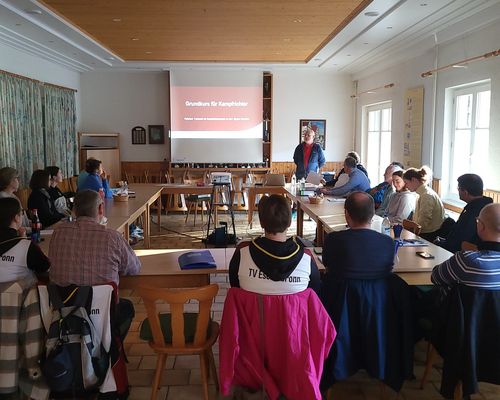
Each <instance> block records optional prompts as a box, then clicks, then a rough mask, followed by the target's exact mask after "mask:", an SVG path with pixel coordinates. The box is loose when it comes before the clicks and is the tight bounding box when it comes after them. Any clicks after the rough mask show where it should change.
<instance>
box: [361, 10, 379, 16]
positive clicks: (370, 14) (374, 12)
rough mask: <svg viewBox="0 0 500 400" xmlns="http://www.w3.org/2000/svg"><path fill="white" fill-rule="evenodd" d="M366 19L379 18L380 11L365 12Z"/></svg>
mask: <svg viewBox="0 0 500 400" xmlns="http://www.w3.org/2000/svg"><path fill="white" fill-rule="evenodd" d="M364 15H365V17H378V15H379V13H378V11H367V12H365V14H364Z"/></svg>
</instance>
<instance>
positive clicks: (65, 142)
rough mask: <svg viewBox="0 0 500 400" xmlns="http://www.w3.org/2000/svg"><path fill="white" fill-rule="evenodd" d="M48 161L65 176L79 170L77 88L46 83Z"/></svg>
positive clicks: (46, 146) (46, 148)
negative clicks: (66, 87) (76, 126)
mask: <svg viewBox="0 0 500 400" xmlns="http://www.w3.org/2000/svg"><path fill="white" fill-rule="evenodd" d="M44 101H45V103H44V104H45V159H46V160H45V161H46V165H47V166H48V165H56V166H58V167H59V168H61V169H62V171H63V173H64V174H65V175H66V176H72V175H74V174H77V173H78V169H77V168H78V160H77V139H76V128H75V122H76V113H75V92H74V91H73V90H71V89H63V88H58V87H54V86H50V85H45V86H44Z"/></svg>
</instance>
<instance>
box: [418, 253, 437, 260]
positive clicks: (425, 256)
mask: <svg viewBox="0 0 500 400" xmlns="http://www.w3.org/2000/svg"><path fill="white" fill-rule="evenodd" d="M415 254H416V255H417V256H419V257H422V258H424V259H426V260H432V259H433V258H434V256H433V255H432V254H431V253H427V252H426V251H416V252H415Z"/></svg>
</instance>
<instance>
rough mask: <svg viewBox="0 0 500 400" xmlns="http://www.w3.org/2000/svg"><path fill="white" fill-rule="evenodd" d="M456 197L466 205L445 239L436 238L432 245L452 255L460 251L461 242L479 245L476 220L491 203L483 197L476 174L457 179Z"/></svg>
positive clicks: (481, 181) (489, 199)
mask: <svg viewBox="0 0 500 400" xmlns="http://www.w3.org/2000/svg"><path fill="white" fill-rule="evenodd" d="M457 181H458V195H459V196H460V200H462V201H465V202H466V203H467V205H466V206H465V207H464V209H463V210H462V213H461V214H460V217H459V218H458V221H457V222H456V223H455V224H454V225H453V226H452V227H451V230H450V232H449V233H448V235H446V237H445V238H441V237H438V238H437V239H436V240H435V241H434V243H436V244H437V245H439V246H441V247H443V248H445V249H446V250H448V251H451V252H452V253H455V252H457V251H460V250H461V248H462V242H463V241H466V242H470V243H474V244H478V243H479V237H478V236H477V232H476V218H477V217H478V215H479V213H480V212H481V210H482V209H483V207H484V206H486V205H487V204H490V203H492V202H493V199H492V198H491V197H486V196H483V180H482V179H481V177H480V176H479V175H476V174H465V175H462V176H459V177H458V179H457Z"/></svg>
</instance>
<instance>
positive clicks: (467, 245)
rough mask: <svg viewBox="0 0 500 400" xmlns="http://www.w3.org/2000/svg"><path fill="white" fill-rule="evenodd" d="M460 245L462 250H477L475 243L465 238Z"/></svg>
mask: <svg viewBox="0 0 500 400" xmlns="http://www.w3.org/2000/svg"><path fill="white" fill-rule="evenodd" d="M461 247H462V250H463V251H477V244H474V243H471V242H467V241H466V240H464V241H463V242H462V246H461Z"/></svg>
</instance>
